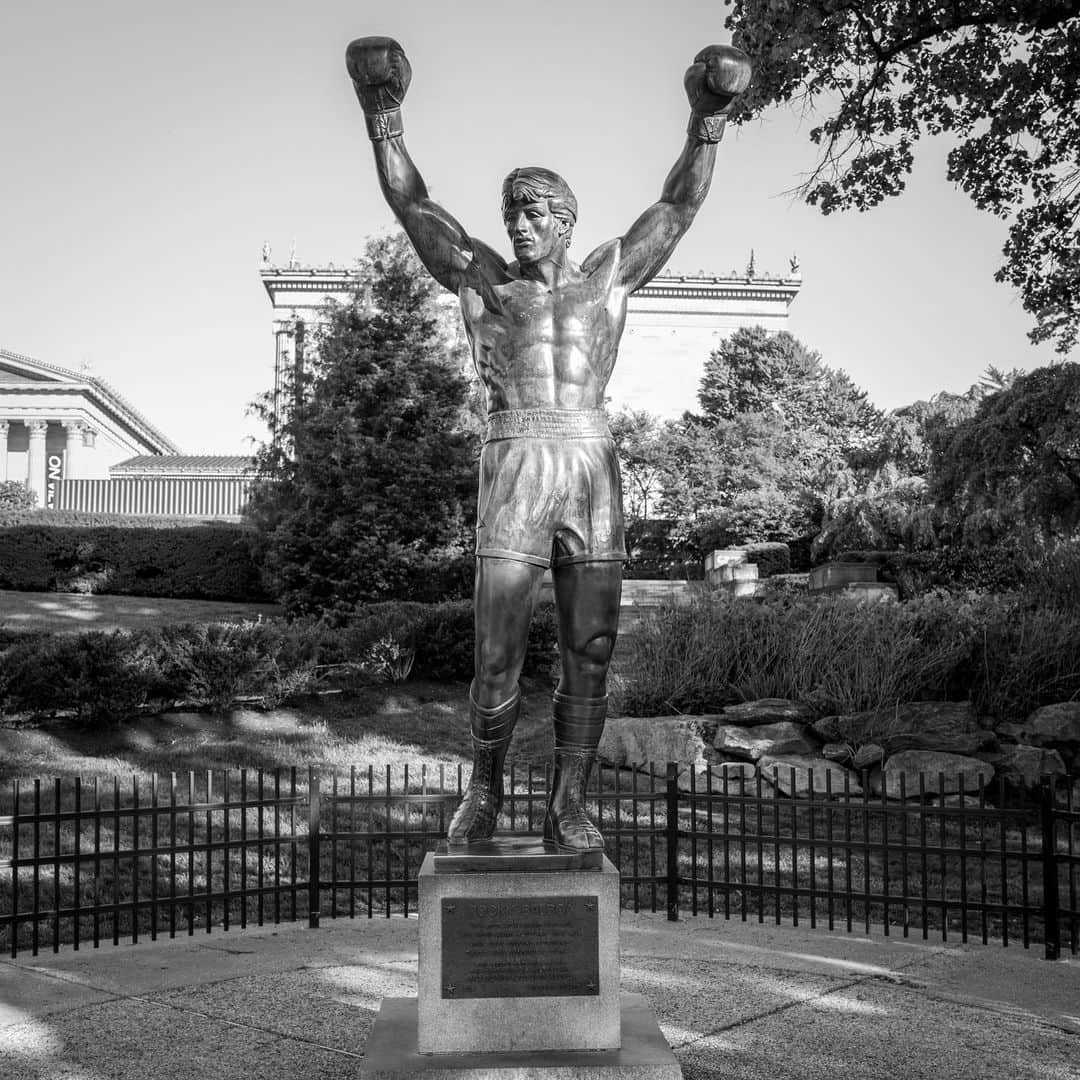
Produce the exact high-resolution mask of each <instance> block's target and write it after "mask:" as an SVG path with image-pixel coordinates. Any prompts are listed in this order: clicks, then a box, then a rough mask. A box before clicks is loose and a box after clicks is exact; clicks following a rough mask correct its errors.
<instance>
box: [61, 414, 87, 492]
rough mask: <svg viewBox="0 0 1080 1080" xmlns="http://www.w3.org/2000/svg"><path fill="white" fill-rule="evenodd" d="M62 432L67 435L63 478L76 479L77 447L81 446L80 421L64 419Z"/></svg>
mask: <svg viewBox="0 0 1080 1080" xmlns="http://www.w3.org/2000/svg"><path fill="white" fill-rule="evenodd" d="M64 434H65V435H66V436H67V443H66V445H65V447H64V479H65V480H78V479H79V478H80V477H79V448H80V447H81V446H82V435H83V425H82V423H81V422H80V421H78V420H65V421H64Z"/></svg>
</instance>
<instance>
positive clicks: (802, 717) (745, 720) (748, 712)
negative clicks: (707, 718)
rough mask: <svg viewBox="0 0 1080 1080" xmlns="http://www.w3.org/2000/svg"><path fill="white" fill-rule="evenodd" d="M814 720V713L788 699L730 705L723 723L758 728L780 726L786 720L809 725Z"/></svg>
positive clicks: (725, 710) (765, 699) (763, 699)
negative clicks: (766, 725)
mask: <svg viewBox="0 0 1080 1080" xmlns="http://www.w3.org/2000/svg"><path fill="white" fill-rule="evenodd" d="M813 719H814V711H813V710H812V709H811V708H810V707H809V706H807V705H802V704H800V703H799V702H797V701H788V699H787V698H760V699H759V700H757V701H740V702H739V703H738V704H737V705H728V706H727V707H726V708H725V709H724V710H723V714H722V717H721V722H722V723H725V724H740V725H742V726H744V727H758V726H759V725H761V724H779V723H782V722H783V721H785V720H788V721H792V722H794V723H797V724H809V723H810V722H811V721H812V720H813Z"/></svg>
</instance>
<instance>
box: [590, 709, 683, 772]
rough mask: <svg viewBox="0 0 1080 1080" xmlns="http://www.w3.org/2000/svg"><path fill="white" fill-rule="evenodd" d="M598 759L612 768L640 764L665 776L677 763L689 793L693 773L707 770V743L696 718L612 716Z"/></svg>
mask: <svg viewBox="0 0 1080 1080" xmlns="http://www.w3.org/2000/svg"><path fill="white" fill-rule="evenodd" d="M597 756H598V757H599V759H600V760H601V761H603V762H605V763H607V764H609V765H619V766H631V765H636V766H638V767H640V768H642V769H646V770H648V771H650V772H652V773H653V774H654V775H656V776H663V775H665V773H666V769H667V763H668V762H669V761H674V762H677V763H678V765H679V766H680V768H679V787H680V788H682V789H683V790H689V788H690V770H691V769H693V770H694V772H696V773H698V774H699V775H700V774H701V773H703V772H704V770H705V740H704V739H703V738H702V737H701V728H700V725H699V724H697V723H695V721H694V718H693V717H685V716H620V717H609V718H608V721H607V723H606V724H605V726H604V734H603V735H602V736H601V739H600V745H599V747H598V748H597Z"/></svg>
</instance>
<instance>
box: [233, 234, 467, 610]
mask: <svg viewBox="0 0 1080 1080" xmlns="http://www.w3.org/2000/svg"><path fill="white" fill-rule="evenodd" d="M358 281H359V283H358V287H357V289H356V293H355V295H354V296H353V298H352V301H351V302H350V303H347V304H330V305H329V306H328V308H327V310H326V311H325V313H324V314H325V319H324V321H322V322H321V323H320V324H319V325H318V326H317V327H316V329H315V331H314V333H313V335H311V336H312V337H313V339H314V341H313V344H314V349H311V348H310V347H309V350H308V357H307V359H308V360H309V361H310V362H309V363H308V366H307V368H306V370H305V371H304V372H303V373H301V374H300V375H299V376H298V378H299V383H298V384H297V385H295V386H293V387H291V388H290V392H289V394H288V395H287V396H288V398H289V400H291V401H293V402H294V404H293V406H292V408H291V409H290V411H289V412H288V414H287V415H286V416H285V417H284V419H282V420H280V421H279V422H278V427H277V428H275V427H274V426H273V424H272V425H271V434H272V438H271V441H270V442H269V443H268V444H267V445H265V446H263V447H262V449H261V451H260V453H259V454H258V465H259V471H260V477H261V479H260V481H259V482H258V483H257V484H256V486H255V491H254V494H253V498H252V502H251V507H250V514H251V517H252V518H253V519H254V521H255V522H256V524H257V525H258V527H259V529H260V532H261V534H262V538H263V545H264V552H265V562H266V566H267V568H268V570H269V572H270V574H271V576H272V578H273V579H274V581H275V583H276V585H277V588H278V591H279V594H280V597H281V599H282V601H283V602H284V604H285V605H286V607H287V609H288V610H289V611H290V612H292V613H318V614H333V613H336V614H339V615H340V614H343V613H346V612H348V611H351V610H352V609H353V608H354V607H355V605H356V604H357V603H359V602H366V601H374V600H381V599H387V598H391V597H394V598H415V599H441V598H444V597H446V596H448V595H454V594H461V593H462V592H463V590H465V589H466V588H467V582H468V578H469V575H470V572H471V566H472V564H471V559H470V558H469V547H470V542H471V540H470V538H471V530H472V526H473V523H474V517H475V488H476V477H475V467H476V465H475V463H476V457H477V452H478V447H477V442H478V440H477V436H476V423H475V420H474V419H473V417H472V415H471V412H470V408H469V381H468V379H467V378H466V377H465V376H464V375H463V374H462V361H463V352H462V351H461V349H460V348H458V349H455V348H454V347H452V345H451V343H450V341H449V339H448V334H447V332H446V327H445V320H444V317H443V316H442V315H441V314H440V312H439V310H438V308H437V305H436V299H435V298H436V293H437V286H436V285H435V284H434V282H432V280H431V278H430V276H429V275H428V274H427V273H426V272H425V271H424V270H423V268H422V267H421V266H420V263H419V261H418V260H417V258H416V256H415V254H414V253H413V250H412V248H411V246H410V245H409V243H408V241H407V240H406V238H405V237H404V235H401V234H398V235H395V236H391V237H386V238H379V239H375V240H371V241H369V243H368V245H367V249H366V251H365V254H364V257H363V258H362V259H361V260H359V271H358ZM257 411H259V412H260V413H261V414H262V415H263V416H264V417H265V418H266V419H267V420H272V419H273V418H272V417H271V416H270V411H271V402H270V401H269V400H268V398H266V397H264V398H263V399H262V401H261V402H260V403H259V404H258V405H257Z"/></svg>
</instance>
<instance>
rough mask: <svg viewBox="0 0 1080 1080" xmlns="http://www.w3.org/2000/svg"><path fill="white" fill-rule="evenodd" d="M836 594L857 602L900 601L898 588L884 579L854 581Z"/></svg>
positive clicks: (893, 602) (894, 602)
mask: <svg viewBox="0 0 1080 1080" xmlns="http://www.w3.org/2000/svg"><path fill="white" fill-rule="evenodd" d="M836 595H837V596H839V597H841V598H843V599H845V600H854V601H855V603H857V604H896V603H899V601H900V590H899V589H898V588H897V587H896V586H895V585H890V584H888V583H887V582H884V581H856V582H853V583H852V584H851V585H848V586H846V587H845V588H843V589H840V590H839V592H837V593H836Z"/></svg>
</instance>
